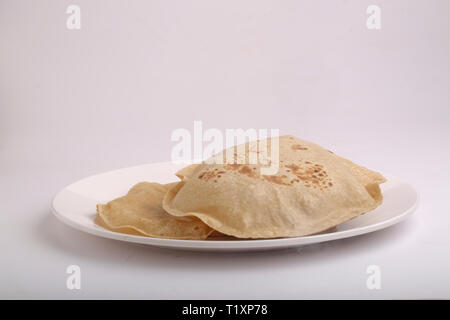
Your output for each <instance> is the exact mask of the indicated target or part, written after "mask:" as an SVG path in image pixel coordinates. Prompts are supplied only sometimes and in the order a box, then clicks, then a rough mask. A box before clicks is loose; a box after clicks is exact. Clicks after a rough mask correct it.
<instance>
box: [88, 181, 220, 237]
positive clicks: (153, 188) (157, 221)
mask: <svg viewBox="0 0 450 320" xmlns="http://www.w3.org/2000/svg"><path fill="white" fill-rule="evenodd" d="M176 184H177V183H171V184H166V185H163V184H159V183H150V182H140V183H138V184H136V185H135V186H134V187H132V188H131V190H130V191H129V192H128V194H127V195H125V196H123V197H120V198H117V199H115V200H112V201H110V202H108V203H107V204H99V205H97V213H98V214H97V217H96V222H97V224H99V225H100V226H103V227H105V228H107V229H109V230H112V231H115V232H121V233H128V234H134V235H143V236H148V237H155V238H170V239H190V240H203V239H206V238H207V237H208V236H209V235H210V234H211V233H212V232H213V230H212V229H211V228H210V227H208V226H207V225H206V224H204V223H203V222H202V221H200V220H199V219H198V218H196V217H188V218H179V217H174V216H171V215H169V214H168V213H167V212H166V211H164V209H163V208H162V199H163V197H164V195H165V193H166V192H167V191H168V190H169V189H170V188H171V187H174V186H175V185H176Z"/></svg>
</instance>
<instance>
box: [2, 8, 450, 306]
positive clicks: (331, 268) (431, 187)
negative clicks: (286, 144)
mask: <svg viewBox="0 0 450 320" xmlns="http://www.w3.org/2000/svg"><path fill="white" fill-rule="evenodd" d="M72 3H73V2H72V1H31V0H30V1H21V0H20V1H15V0H14V1H13V0H3V1H0V48H1V50H0V70H1V72H0V199H1V201H0V226H1V230H0V243H2V251H1V256H0V271H1V272H0V297H1V298H68V299H75V298H159V299H163V298H211V299H216V298H225V299H229V298H235V299H240V298H249V299H250V298H254V299H258V298H288V299H300V298H344V299H346V298H375V299H376V298H413V299H414V298H450V273H449V272H448V270H450V254H449V248H450V232H449V230H450V214H449V211H450V207H449V194H450V189H449V186H450V185H449V181H450V179H449V178H450V166H449V163H450V152H449V147H448V146H449V145H450V126H449V123H450V90H449V88H450V59H449V57H450V19H448V13H449V12H450V1H447V0H442V1H440V0H434V1H433V0H431V1H425V0H414V1H410V0H397V1H390V0H378V1H377V2H376V3H377V4H379V5H380V7H381V8H382V28H381V30H379V31H370V30H367V29H366V18H367V14H366V9H367V6H368V5H369V4H373V3H374V2H364V1H356V0H355V1H313V0H305V1H282V3H281V2H280V1H269V0H245V1H209V0H199V1H185V0H182V1H181V0H179V1H176V0H174V1H163V0H160V1H155V0H150V1H132V2H127V1H117V0H111V1H100V0H77V2H76V3H77V4H78V5H79V6H80V7H81V10H82V28H81V30H79V31H69V30H67V29H66V16H67V15H66V13H65V12H66V8H67V6H68V5H69V4H72ZM194 120H202V121H203V123H204V126H205V128H220V129H224V128H250V127H256V128H280V129H281V130H280V133H281V134H293V135H296V136H299V137H302V138H304V139H307V140H311V141H314V142H317V143H319V144H321V145H323V146H325V147H328V148H330V149H332V150H334V151H335V152H337V153H338V154H340V155H342V156H344V157H347V158H349V159H352V160H354V161H355V162H357V163H359V164H361V165H365V166H367V167H369V168H372V169H375V170H378V171H381V172H389V173H391V174H393V175H395V176H398V177H401V178H402V179H404V180H405V181H408V182H409V183H411V184H412V185H413V186H414V187H415V188H416V189H417V190H418V192H419V194H420V196H421V204H420V207H419V208H418V210H417V211H416V212H415V213H414V214H413V215H412V216H411V217H410V218H409V219H407V220H406V221H405V222H402V223H400V224H398V225H396V226H393V227H391V228H387V229H386V230H382V231H379V232H375V233H371V234H367V235H363V236H359V237H355V238H350V239H343V240H339V241H333V242H327V243H322V244H317V245H312V246H305V247H302V248H300V249H288V250H284V251H275V252H266V253H249V254H234V253H233V254H226V255H224V254H206V253H189V252H176V251H173V250H161V249H156V248H150V247H149V246H144V245H136V244H131V243H121V242H114V241H111V240H109V239H102V238H99V237H95V236H91V235H87V234H85V233H82V232H79V231H77V230H73V229H72V228H70V227H67V226H65V225H64V224H62V223H60V222H59V221H58V220H57V219H56V218H55V217H54V216H53V215H52V214H51V213H50V210H49V207H50V204H51V199H52V197H53V196H54V194H55V193H56V192H57V191H58V190H60V189H61V188H63V187H64V186H66V185H68V184H69V183H71V182H72V181H76V180H79V179H81V178H83V177H86V176H90V175H93V174H95V173H97V172H106V171H109V170H113V169H118V168H124V167H129V166H133V165H138V164H143V163H154V162H160V161H168V160H169V159H170V151H171V148H172V146H173V143H172V142H171V141H170V134H171V132H172V131H173V130H174V129H175V128H182V127H184V128H187V129H190V130H192V126H193V121H194ZM72 264H76V265H79V266H80V268H81V271H82V289H81V290H78V291H77V290H68V289H67V288H66V279H67V276H68V275H67V274H66V268H67V266H69V265H72ZM369 265H378V266H379V267H380V269H381V281H382V284H381V285H382V288H381V290H368V289H367V287H366V280H367V277H368V275H367V274H366V269H367V267H368V266H369Z"/></svg>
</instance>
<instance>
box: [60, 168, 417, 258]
mask: <svg viewBox="0 0 450 320" xmlns="http://www.w3.org/2000/svg"><path fill="white" fill-rule="evenodd" d="M182 167H183V165H175V164H173V163H170V162H164V163H155V164H147V165H142V166H136V167H130V168H125V169H120V170H115V171H111V172H107V173H103V174H99V175H95V176H91V177H89V178H85V179H83V180H80V181H78V182H75V183H73V184H71V185H69V186H67V187H65V188H64V189H62V190H61V191H60V192H58V194H57V195H56V196H55V198H54V199H53V203H52V212H53V213H54V214H55V215H56V217H58V218H59V219H60V220H61V221H62V222H64V223H66V224H68V225H69V226H71V227H74V228H76V229H78V230H81V231H84V232H88V233H90V234H94V235H97V236H100V237H104V238H110V239H116V240H122V241H128V242H136V243H142V244H147V245H151V246H156V247H166V248H174V249H184V250H205V251H253V250H255V251H256V250H269V249H281V248H288V247H296V246H302V245H306V244H312V243H318V242H323V241H330V240H336V239H342V238H348V237H353V236H357V235H360V234H364V233H368V232H372V231H376V230H380V229H383V228H386V227H389V226H392V225H394V224H396V223H398V222H400V221H402V220H403V219H405V218H406V217H407V216H408V215H410V214H411V213H412V212H413V211H414V210H415V209H416V207H417V205H418V194H417V192H416V191H415V190H414V189H413V188H412V187H411V186H410V185H409V184H407V183H405V182H402V181H401V180H399V179H397V178H395V177H392V176H386V178H387V179H388V181H387V182H386V183H383V184H382V185H381V189H382V192H383V196H384V200H383V204H382V205H381V206H379V207H378V208H377V209H375V210H373V211H371V212H368V213H366V214H364V215H361V216H359V217H357V218H355V219H352V220H350V221H347V222H345V223H343V224H341V225H339V226H337V227H335V228H333V229H332V230H330V231H328V232H324V233H320V234H316V235H311V236H304V237H296V238H281V239H266V240H225V241H223V240H175V239H160V238H150V237H143V236H136V235H129V234H123V233H117V232H112V231H109V230H106V229H104V228H102V227H100V226H98V225H96V224H95V223H94V218H95V216H96V205H97V204H98V203H106V202H108V201H110V200H112V199H114V198H117V197H120V196H122V195H124V194H126V193H127V191H128V190H129V189H130V188H131V187H132V186H133V185H134V184H136V183H137V182H141V181H151V182H159V183H169V182H174V181H177V179H178V178H177V177H176V176H175V175H174V173H175V172H176V171H177V170H178V169H180V168H182Z"/></svg>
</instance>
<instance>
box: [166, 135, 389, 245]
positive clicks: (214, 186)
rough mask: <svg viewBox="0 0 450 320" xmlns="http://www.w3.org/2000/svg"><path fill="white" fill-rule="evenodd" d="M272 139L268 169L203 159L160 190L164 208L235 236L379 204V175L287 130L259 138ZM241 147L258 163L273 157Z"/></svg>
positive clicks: (291, 231) (318, 222) (328, 223)
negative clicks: (273, 167)
mask: <svg viewBox="0 0 450 320" xmlns="http://www.w3.org/2000/svg"><path fill="white" fill-rule="evenodd" d="M275 141H278V146H279V166H278V167H279V168H278V170H277V171H276V173H275V174H264V173H263V172H264V170H263V168H264V167H265V166H264V165H263V164H261V161H260V163H257V164H249V163H234V164H230V163H228V164H216V163H212V162H211V159H209V161H205V162H203V163H201V164H197V165H191V166H189V167H186V168H184V169H182V170H180V171H179V172H178V173H177V176H179V177H180V179H182V181H181V182H180V183H179V184H177V185H173V186H171V188H170V190H169V191H168V193H167V194H166V195H165V197H164V199H163V208H164V210H166V211H167V212H168V213H170V214H171V215H173V216H177V217H189V216H195V217H197V218H199V219H200V220H202V221H203V222H204V223H205V224H207V225H208V226H210V227H211V228H213V229H215V230H217V231H219V232H220V233H223V234H226V235H230V236H234V237H238V238H278V237H296V236H304V235H310V234H315V233H319V232H322V231H325V230H327V229H330V228H332V227H335V226H336V225H339V224H341V223H343V222H345V221H347V220H350V219H352V218H355V217H357V216H359V215H361V214H363V213H365V212H368V211H371V210H373V209H375V208H376V207H377V206H379V205H380V204H381V203H382V199H383V197H382V194H381V191H380V187H379V184H380V183H383V182H384V181H386V179H385V178H384V177H383V176H382V175H381V174H379V173H377V172H374V171H371V170H369V169H367V168H364V167H361V166H358V165H356V164H355V163H353V162H351V161H350V160H347V159H344V158H342V157H339V156H337V155H335V154H334V153H332V152H331V151H329V150H326V149H324V148H322V147H320V146H318V145H317V144H314V143H311V142H308V141H305V140H301V139H299V138H295V137H293V136H282V137H279V140H273V138H271V139H267V140H266V141H265V143H267V145H268V147H269V149H272V146H276V145H277V143H275ZM233 150H234V151H233ZM236 150H237V149H236V148H230V149H228V151H227V150H225V151H223V152H222V153H220V154H218V155H215V156H214V157H215V158H216V159H225V160H229V159H226V158H227V155H228V154H233V152H234V155H236ZM245 150H246V154H245V158H246V159H250V158H251V154H252V153H256V154H258V155H262V156H263V158H264V157H265V158H264V160H263V161H267V160H268V161H272V162H273V161H275V159H273V158H272V157H269V156H266V155H264V152H261V150H260V149H259V148H258V149H256V150H255V149H254V145H249V143H246V144H245ZM269 154H270V153H269ZM253 155H254V154H253ZM238 157H239V155H238ZM228 162H230V161H228ZM262 163H264V162H262ZM269 163H270V162H269Z"/></svg>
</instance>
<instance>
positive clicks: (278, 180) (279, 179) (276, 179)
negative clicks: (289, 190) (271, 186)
mask: <svg viewBox="0 0 450 320" xmlns="http://www.w3.org/2000/svg"><path fill="white" fill-rule="evenodd" d="M285 177H286V176H285ZM263 178H264V179H265V180H267V181H269V182H272V183H276V184H281V185H284V186H289V183H286V182H285V181H283V178H282V177H279V176H266V175H263Z"/></svg>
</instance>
